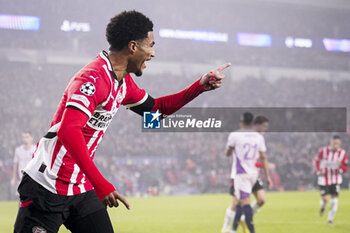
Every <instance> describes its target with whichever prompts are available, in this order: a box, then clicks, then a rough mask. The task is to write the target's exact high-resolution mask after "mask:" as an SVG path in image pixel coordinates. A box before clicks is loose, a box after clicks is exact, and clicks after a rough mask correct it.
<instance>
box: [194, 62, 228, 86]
mask: <svg viewBox="0 0 350 233" xmlns="http://www.w3.org/2000/svg"><path fill="white" fill-rule="evenodd" d="M230 65H231V63H225V64H223V65H221V66H219V67H218V68H216V69H215V70H213V71H211V72H209V73H206V74H205V75H203V76H202V77H201V79H200V81H199V84H200V85H204V90H206V91H209V90H213V89H216V88H219V87H221V80H222V79H223V78H225V75H224V74H221V72H222V71H223V70H224V69H226V68H227V67H229V66H230Z"/></svg>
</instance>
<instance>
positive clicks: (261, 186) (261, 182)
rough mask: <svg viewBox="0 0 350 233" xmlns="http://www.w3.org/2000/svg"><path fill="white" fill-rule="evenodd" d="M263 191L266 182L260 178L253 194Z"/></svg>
mask: <svg viewBox="0 0 350 233" xmlns="http://www.w3.org/2000/svg"><path fill="white" fill-rule="evenodd" d="M261 189H264V182H263V181H262V180H261V179H260V178H258V179H257V180H256V182H255V184H254V186H253V190H252V191H253V193H255V192H257V191H259V190H261Z"/></svg>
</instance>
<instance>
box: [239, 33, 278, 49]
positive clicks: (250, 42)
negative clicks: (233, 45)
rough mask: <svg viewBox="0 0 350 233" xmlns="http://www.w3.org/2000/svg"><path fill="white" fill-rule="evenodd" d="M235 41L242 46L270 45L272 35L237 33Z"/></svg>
mask: <svg viewBox="0 0 350 233" xmlns="http://www.w3.org/2000/svg"><path fill="white" fill-rule="evenodd" d="M237 43H238V44H239V45H242V46H254V47H271V45H272V36H271V35H269V34H255V33H241V32H240V33H237Z"/></svg>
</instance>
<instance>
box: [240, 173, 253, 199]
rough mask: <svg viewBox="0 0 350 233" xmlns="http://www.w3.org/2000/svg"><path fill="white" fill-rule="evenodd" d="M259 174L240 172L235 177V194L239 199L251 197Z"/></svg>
mask: <svg viewBox="0 0 350 233" xmlns="http://www.w3.org/2000/svg"><path fill="white" fill-rule="evenodd" d="M257 178H258V177H257V175H256V174H254V175H252V174H239V175H236V177H235V196H236V197H237V198H238V199H242V198H247V197H250V194H251V193H252V189H253V186H254V184H255V182H256V180H257Z"/></svg>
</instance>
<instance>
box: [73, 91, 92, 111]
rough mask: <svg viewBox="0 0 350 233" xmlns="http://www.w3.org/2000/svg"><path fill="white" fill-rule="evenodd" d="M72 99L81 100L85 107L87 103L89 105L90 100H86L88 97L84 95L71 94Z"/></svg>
mask: <svg viewBox="0 0 350 233" xmlns="http://www.w3.org/2000/svg"><path fill="white" fill-rule="evenodd" d="M72 99H73V100H78V101H80V102H82V103H83V104H84V105H85V107H87V108H88V107H89V105H90V101H89V100H88V98H86V96H84V95H77V94H74V95H73V96H72Z"/></svg>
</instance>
